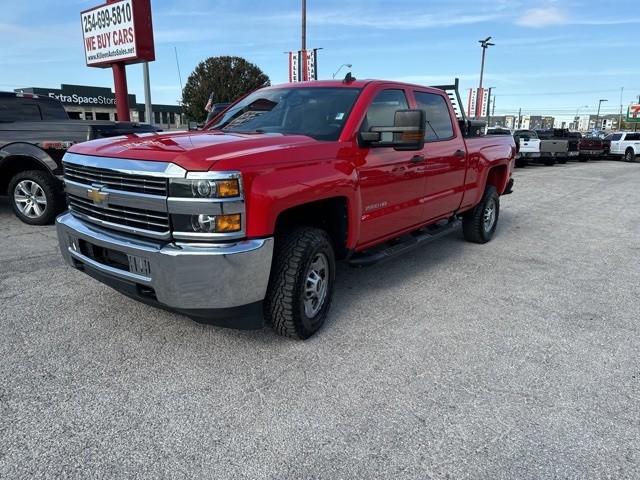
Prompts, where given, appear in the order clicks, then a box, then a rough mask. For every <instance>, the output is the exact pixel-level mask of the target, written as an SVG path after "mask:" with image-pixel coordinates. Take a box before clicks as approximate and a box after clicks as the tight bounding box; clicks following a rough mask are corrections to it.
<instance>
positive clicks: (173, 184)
mask: <svg viewBox="0 0 640 480" xmlns="http://www.w3.org/2000/svg"><path fill="white" fill-rule="evenodd" d="M169 195H170V196H172V197H183V198H184V197H187V198H231V197H238V196H240V183H239V182H238V179H237V178H230V179H224V180H215V179H208V178H194V179H189V178H186V179H182V178H172V179H170V180H169Z"/></svg>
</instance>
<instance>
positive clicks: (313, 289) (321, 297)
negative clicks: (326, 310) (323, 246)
mask: <svg viewBox="0 0 640 480" xmlns="http://www.w3.org/2000/svg"><path fill="white" fill-rule="evenodd" d="M328 278H329V260H328V259H327V257H326V256H325V254H324V253H318V254H317V255H316V256H315V258H314V259H313V261H312V262H311V265H309V270H308V271H307V279H306V281H305V285H304V298H303V302H304V311H305V313H306V315H307V317H308V318H313V316H314V315H315V314H316V313H318V312H319V311H320V309H321V308H322V305H323V304H324V301H325V299H326V298H327V288H328V287H329V282H328Z"/></svg>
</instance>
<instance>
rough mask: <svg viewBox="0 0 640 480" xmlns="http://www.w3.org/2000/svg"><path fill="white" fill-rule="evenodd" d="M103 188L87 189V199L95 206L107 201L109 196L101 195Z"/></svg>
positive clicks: (106, 194)
mask: <svg viewBox="0 0 640 480" xmlns="http://www.w3.org/2000/svg"><path fill="white" fill-rule="evenodd" d="M102 188H104V187H98V186H95V187H92V188H87V197H89V199H90V200H92V201H93V203H95V204H96V205H104V204H105V203H107V200H109V194H108V193H103V192H102V191H101V190H102Z"/></svg>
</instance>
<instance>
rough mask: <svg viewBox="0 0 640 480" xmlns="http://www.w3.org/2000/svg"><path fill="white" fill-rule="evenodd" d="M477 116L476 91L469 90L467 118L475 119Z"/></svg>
mask: <svg viewBox="0 0 640 480" xmlns="http://www.w3.org/2000/svg"><path fill="white" fill-rule="evenodd" d="M475 115H476V91H475V90H474V89H473V88H470V89H469V103H468V104H467V117H469V118H471V117H475Z"/></svg>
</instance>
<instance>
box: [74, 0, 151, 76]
mask: <svg viewBox="0 0 640 480" xmlns="http://www.w3.org/2000/svg"><path fill="white" fill-rule="evenodd" d="M80 19H81V21H82V35H83V38H84V52H85V57H86V62H87V66H89V67H108V66H110V65H111V64H112V63H125V64H130V63H139V62H148V61H153V60H155V50H154V46H153V27H152V23H151V3H150V0H120V1H118V2H112V3H107V4H106V5H102V6H100V7H94V8H92V9H90V10H85V11H84V12H82V13H81V14H80Z"/></svg>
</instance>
